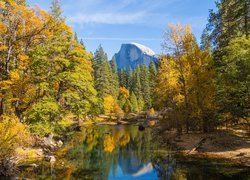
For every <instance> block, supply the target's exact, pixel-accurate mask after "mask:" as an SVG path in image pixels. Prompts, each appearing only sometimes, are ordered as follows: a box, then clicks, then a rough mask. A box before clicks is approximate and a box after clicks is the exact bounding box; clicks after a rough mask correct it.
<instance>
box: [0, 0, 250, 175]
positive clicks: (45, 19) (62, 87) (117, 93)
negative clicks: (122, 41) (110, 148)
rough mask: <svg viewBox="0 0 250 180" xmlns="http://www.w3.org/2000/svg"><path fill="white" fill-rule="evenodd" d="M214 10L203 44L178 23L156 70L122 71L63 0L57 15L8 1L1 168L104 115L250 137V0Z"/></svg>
mask: <svg viewBox="0 0 250 180" xmlns="http://www.w3.org/2000/svg"><path fill="white" fill-rule="evenodd" d="M216 7H217V8H216V9H215V10H210V11H209V17H208V22H207V26H206V28H205V29H204V31H203V33H202V37H201V39H200V40H197V39H196V37H195V36H194V34H193V32H192V27H191V26H190V25H188V24H187V25H182V24H180V23H176V24H170V25H168V28H167V29H165V30H164V33H163V42H164V43H163V44H162V47H163V49H164V51H163V53H162V54H161V55H160V56H159V62H158V63H155V62H151V63H150V65H149V67H148V66H146V65H145V64H142V65H138V66H137V68H136V69H118V68H117V64H116V61H115V59H114V58H113V59H112V60H109V59H108V57H107V54H106V52H105V49H103V47H102V46H101V45H100V46H99V47H98V48H97V50H96V51H95V52H94V53H91V52H88V51H87V50H86V47H85V44H84V40H82V39H79V38H78V36H77V33H75V32H74V31H73V30H72V28H71V27H70V26H69V25H68V24H67V23H66V19H65V17H64V16H63V14H62V10H61V5H60V3H59V1H58V0H53V1H52V4H51V9H50V11H49V12H46V11H44V10H42V9H40V8H39V7H30V6H29V5H28V3H27V2H26V1H25V0H0V168H1V167H5V166H6V165H5V164H6V161H11V158H12V157H13V156H14V155H15V153H16V148H18V147H21V146H24V147H27V146H28V147H30V146H33V145H32V143H33V142H34V138H35V137H40V138H43V137H45V136H46V135H48V134H54V136H57V137H60V136H62V135H63V134H65V133H66V132H67V130H68V127H70V126H71V125H72V124H75V123H77V124H79V123H96V122H100V121H103V119H102V118H101V117H102V116H105V117H110V118H108V120H105V121H115V122H116V121H117V120H122V119H124V118H126V117H128V116H129V115H130V114H140V113H147V114H154V115H157V114H161V115H162V118H161V123H160V126H162V128H164V129H176V130H177V132H178V134H183V133H189V132H202V133H209V132H213V131H216V129H218V128H221V127H225V126H232V127H233V126H235V125H240V127H241V129H245V130H247V131H248V132H249V131H250V117H249V110H250V37H249V36H250V2H249V1H248V0H218V1H216ZM163 23H164V22H163ZM199 42H201V43H199ZM2 169H3V168H2ZM6 172H7V170H6V171H3V170H0V175H1V174H2V175H4V174H5V175H6ZM7 175H8V174H7Z"/></svg>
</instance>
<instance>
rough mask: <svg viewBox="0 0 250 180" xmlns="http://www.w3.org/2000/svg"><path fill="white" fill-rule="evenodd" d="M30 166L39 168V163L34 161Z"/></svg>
mask: <svg viewBox="0 0 250 180" xmlns="http://www.w3.org/2000/svg"><path fill="white" fill-rule="evenodd" d="M30 167H33V168H38V165H37V164H35V163H33V164H31V165H30Z"/></svg>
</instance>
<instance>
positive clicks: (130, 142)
mask: <svg viewBox="0 0 250 180" xmlns="http://www.w3.org/2000/svg"><path fill="white" fill-rule="evenodd" d="M56 158H57V161H56V163H55V164H54V165H50V164H49V163H48V162H41V163H40V164H38V165H39V167H38V168H26V169H23V170H21V172H20V177H25V178H29V179H121V180H123V179H150V180H151V179H152V180H153V179H176V180H182V179H192V180H193V179H194V180H199V179H201V180H202V179H204V180H210V179H211V180H213V179H239V180H244V179H249V178H250V176H249V172H248V170H249V169H244V168H240V167H233V166H230V165H228V164H227V163H224V162H221V161H220V162H218V161H205V160H197V159H187V158H183V157H178V156H176V155H175V154H174V151H173V148H172V147H171V146H170V145H169V146H165V147H163V146H162V143H160V139H159V137H158V136H156V135H153V133H152V129H150V128H147V129H146V130H145V131H138V126H123V125H119V126H90V127H85V128H82V132H79V133H77V134H74V135H73V136H72V137H71V140H70V142H69V143H67V144H66V145H65V146H64V148H63V149H62V150H60V151H59V152H57V154H56Z"/></svg>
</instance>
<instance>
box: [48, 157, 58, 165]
mask: <svg viewBox="0 0 250 180" xmlns="http://www.w3.org/2000/svg"><path fill="white" fill-rule="evenodd" d="M49 162H50V163H51V164H53V163H55V162H56V158H55V156H50V160H49Z"/></svg>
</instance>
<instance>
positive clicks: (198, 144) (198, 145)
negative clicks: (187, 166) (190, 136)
mask: <svg viewBox="0 0 250 180" xmlns="http://www.w3.org/2000/svg"><path fill="white" fill-rule="evenodd" d="M205 142H206V138H203V139H201V140H200V141H199V143H197V144H196V145H195V147H194V148H193V149H191V150H190V151H189V152H188V153H187V154H191V153H193V152H194V151H196V150H197V149H199V148H200V147H201V146H202V145H203V144H204V143H205Z"/></svg>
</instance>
